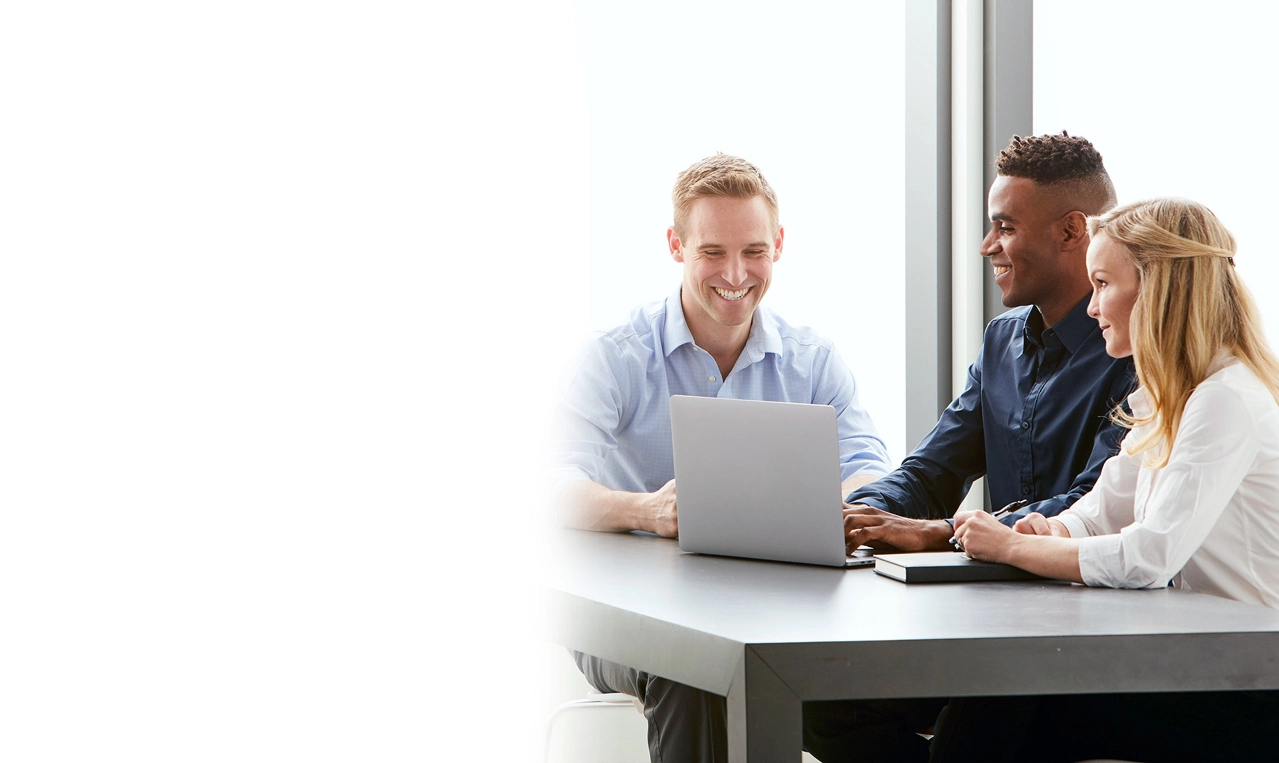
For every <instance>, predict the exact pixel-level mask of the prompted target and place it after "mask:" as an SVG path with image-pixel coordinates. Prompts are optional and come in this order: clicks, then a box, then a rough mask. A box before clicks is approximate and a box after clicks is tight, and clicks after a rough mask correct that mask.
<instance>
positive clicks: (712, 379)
mask: <svg viewBox="0 0 1279 763" xmlns="http://www.w3.org/2000/svg"><path fill="white" fill-rule="evenodd" d="M706 381H715V377H714V376H708V377H706Z"/></svg>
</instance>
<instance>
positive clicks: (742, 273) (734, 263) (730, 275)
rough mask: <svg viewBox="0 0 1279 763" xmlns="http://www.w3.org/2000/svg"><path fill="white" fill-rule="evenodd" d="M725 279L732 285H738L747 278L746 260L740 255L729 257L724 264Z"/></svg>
mask: <svg viewBox="0 0 1279 763" xmlns="http://www.w3.org/2000/svg"><path fill="white" fill-rule="evenodd" d="M724 280H725V281H728V284H729V285H730V286H737V285H739V284H741V283H743V282H744V281H745V280H746V260H745V259H743V258H742V257H740V256H735V257H729V258H728V262H727V263H726V264H725V265H724Z"/></svg>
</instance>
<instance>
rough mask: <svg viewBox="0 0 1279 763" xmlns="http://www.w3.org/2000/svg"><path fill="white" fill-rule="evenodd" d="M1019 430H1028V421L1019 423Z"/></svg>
mask: <svg viewBox="0 0 1279 763" xmlns="http://www.w3.org/2000/svg"><path fill="white" fill-rule="evenodd" d="M1021 428H1022V429H1030V422H1029V421H1023V422H1021Z"/></svg>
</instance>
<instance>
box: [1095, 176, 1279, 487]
mask: <svg viewBox="0 0 1279 763" xmlns="http://www.w3.org/2000/svg"><path fill="white" fill-rule="evenodd" d="M1088 233H1089V235H1091V236H1096V235H1098V234H1101V233H1104V234H1105V235H1107V236H1109V237H1110V239H1111V240H1112V241H1114V242H1115V243H1117V244H1119V245H1120V246H1122V247H1123V248H1124V249H1125V250H1127V252H1128V254H1129V255H1130V256H1131V257H1132V259H1133V262H1134V264H1135V265H1136V267H1137V272H1138V274H1139V276H1140V279H1141V285H1140V288H1139V289H1138V292H1137V302H1136V304H1134V305H1133V311H1132V324H1131V325H1132V347H1133V361H1134V362H1135V363H1136V366H1137V380H1138V382H1139V383H1140V385H1141V386H1142V387H1143V388H1144V389H1145V390H1146V394H1147V395H1149V397H1150V400H1151V403H1152V407H1153V412H1152V413H1151V414H1150V415H1149V416H1145V417H1138V416H1131V415H1128V414H1126V413H1124V412H1123V411H1119V412H1117V413H1116V418H1117V419H1118V420H1119V421H1120V422H1121V423H1123V424H1125V425H1127V426H1134V425H1146V424H1152V423H1153V424H1154V427H1153V429H1152V430H1151V432H1150V434H1148V435H1147V436H1145V437H1143V438H1142V439H1141V440H1139V441H1138V442H1136V443H1132V444H1131V445H1129V446H1128V450H1129V452H1131V453H1140V452H1143V451H1150V455H1149V456H1148V457H1147V458H1146V462H1147V465H1148V466H1151V467H1153V468H1160V467H1162V466H1165V465H1166V464H1167V463H1168V457H1169V455H1170V453H1171V451H1172V446H1173V443H1174V442H1175V441H1176V436H1177V428H1178V426H1179V425H1180V423H1181V414H1182V411H1183V410H1184V409H1185V407H1186V401H1187V400H1188V399H1189V398H1190V395H1191V393H1193V392H1194V391H1195V388H1196V387H1198V386H1199V384H1200V382H1202V381H1203V380H1204V379H1206V378H1208V373H1209V369H1210V367H1211V365H1212V362H1213V360H1214V359H1215V358H1216V356H1217V354H1218V353H1219V352H1220V351H1221V350H1223V349H1224V350H1228V351H1230V352H1231V353H1232V354H1234V356H1235V357H1237V358H1238V359H1239V360H1240V361H1241V362H1242V363H1244V364H1245V365H1247V366H1248V368H1250V369H1251V370H1252V372H1253V373H1254V374H1256V375H1257V378H1258V379H1260V380H1261V381H1262V383H1263V384H1265V385H1266V386H1267V387H1269V389H1270V393H1271V394H1272V395H1274V396H1275V399H1276V400H1279V360H1276V358H1275V355H1274V353H1273V352H1272V351H1271V349H1270V346H1269V344H1267V342H1266V337H1265V333H1264V332H1263V330H1262V327H1261V319H1260V316H1259V315H1258V312H1257V306H1256V303H1255V301H1254V300H1253V298H1252V295H1251V294H1250V293H1249V291H1248V288H1247V287H1246V286H1245V285H1244V283H1243V281H1242V279H1240V277H1239V274H1238V272H1237V271H1236V270H1235V262H1234V257H1235V252H1236V249H1237V247H1236V245H1235V239H1234V236H1232V235H1230V231H1228V230H1226V227H1225V226H1224V225H1222V224H1221V221H1220V220H1218V219H1217V216H1216V215H1214V214H1213V213H1212V211H1211V210H1209V209H1208V208H1207V207H1205V206H1203V205H1202V204H1198V203H1196V202H1193V201H1188V200H1186V199H1154V200H1151V201H1142V202H1137V203H1135V204H1128V205H1125V206H1122V207H1119V208H1117V209H1114V210H1112V211H1111V212H1109V213H1107V214H1105V215H1103V216H1101V217H1094V218H1091V219H1090V220H1089V221H1088Z"/></svg>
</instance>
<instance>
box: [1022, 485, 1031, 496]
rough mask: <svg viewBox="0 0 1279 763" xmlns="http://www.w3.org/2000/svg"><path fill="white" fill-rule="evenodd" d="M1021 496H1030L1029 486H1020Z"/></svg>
mask: <svg viewBox="0 0 1279 763" xmlns="http://www.w3.org/2000/svg"><path fill="white" fill-rule="evenodd" d="M1021 494H1022V495H1030V486H1029V485H1022V486H1021Z"/></svg>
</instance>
